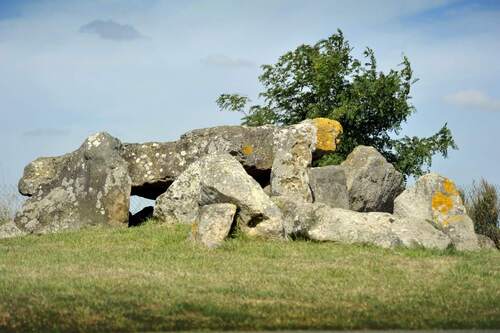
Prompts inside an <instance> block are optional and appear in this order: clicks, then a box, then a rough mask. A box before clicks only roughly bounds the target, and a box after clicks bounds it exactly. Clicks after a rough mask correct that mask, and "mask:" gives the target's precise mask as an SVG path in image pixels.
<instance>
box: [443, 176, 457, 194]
mask: <svg viewBox="0 0 500 333" xmlns="http://www.w3.org/2000/svg"><path fill="white" fill-rule="evenodd" d="M443 189H444V191H445V192H446V193H448V194H450V195H458V190H457V187H456V186H455V184H454V183H453V182H452V181H451V180H449V179H445V180H444V181H443Z"/></svg>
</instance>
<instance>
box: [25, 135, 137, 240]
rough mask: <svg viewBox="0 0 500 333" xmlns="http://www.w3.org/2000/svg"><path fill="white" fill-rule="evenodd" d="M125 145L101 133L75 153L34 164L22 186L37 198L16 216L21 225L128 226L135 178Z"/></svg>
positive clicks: (53, 228)
mask: <svg viewBox="0 0 500 333" xmlns="http://www.w3.org/2000/svg"><path fill="white" fill-rule="evenodd" d="M121 150H122V145H121V143H120V141H119V140H118V139H116V138H113V137H112V136H110V135H109V134H107V133H98V134H96V135H93V136H91V137H89V138H88V139H87V140H85V142H84V143H83V144H82V146H81V147H80V148H79V149H78V150H76V151H75V152H73V153H70V154H67V155H64V156H63V157H60V158H47V159H38V160H36V161H35V162H33V163H32V164H30V165H28V166H27V167H26V169H25V176H23V179H21V181H20V185H19V187H20V189H21V190H22V191H23V193H24V194H30V195H31V197H30V198H29V199H28V200H27V201H26V202H25V203H24V205H23V207H22V208H21V210H20V211H19V212H18V214H17V215H16V218H15V224H16V226H17V227H18V228H19V229H20V230H22V231H23V232H27V233H48V232H57V231H61V230H76V229H79V228H81V227H83V226H86V225H98V224H103V225H126V223H127V222H128V214H129V198H130V189H131V182H130V177H129V175H128V170H127V167H128V165H127V162H126V161H125V160H124V159H123V158H122V157H121ZM37 175H41V177H40V178H36V177H37ZM52 175H55V176H52ZM40 179H41V180H43V181H37V180H40ZM28 192H29V193H28Z"/></svg>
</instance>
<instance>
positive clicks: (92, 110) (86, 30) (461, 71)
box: [0, 0, 500, 184]
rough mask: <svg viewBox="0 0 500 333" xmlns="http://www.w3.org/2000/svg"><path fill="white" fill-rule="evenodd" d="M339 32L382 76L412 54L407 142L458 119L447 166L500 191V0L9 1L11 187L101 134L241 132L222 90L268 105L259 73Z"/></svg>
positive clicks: (2, 21) (4, 143)
mask: <svg viewBox="0 0 500 333" xmlns="http://www.w3.org/2000/svg"><path fill="white" fill-rule="evenodd" d="M337 28H340V29H342V30H343V31H344V34H345V35H346V37H347V38H348V39H349V41H350V42H351V44H352V45H353V46H354V47H355V51H354V52H355V53H356V54H361V52H362V50H363V49H364V47H366V46H370V47H371V48H373V49H374V50H375V52H376V55H377V59H378V62H379V65H380V66H381V69H383V70H388V69H390V68H393V67H395V66H397V64H398V63H400V61H401V56H402V54H405V55H407V56H408V57H409V58H410V61H411V63H412V66H413V68H414V72H415V75H416V77H418V78H420V81H419V82H418V83H417V84H415V85H414V87H413V92H412V95H413V100H412V103H413V104H414V105H415V107H416V108H417V113H416V114H415V115H414V116H413V117H412V118H411V119H410V120H409V121H408V123H407V124H406V125H405V127H404V131H403V134H407V135H418V136H425V135H431V134H433V133H434V132H435V131H437V130H438V129H439V128H440V127H441V126H442V124H443V123H445V122H447V123H448V125H449V127H450V128H451V130H452V131H453V133H454V135H455V137H456V141H457V143H458V145H459V147H460V150H458V151H453V152H451V153H450V155H449V158H448V159H446V160H443V159H441V158H436V159H435V162H434V165H433V167H432V169H433V170H434V171H437V172H439V173H442V174H444V175H447V176H449V177H451V178H453V179H455V180H456V181H457V182H458V183H460V184H468V183H470V182H471V181H472V179H478V178H480V177H485V178H486V179H488V180H490V181H492V182H494V183H497V184H500V172H499V171H498V170H499V168H498V165H499V164H500V148H498V146H497V143H498V142H500V82H499V77H500V62H499V61H498V55H499V54H500V38H499V37H498V36H500V1H452V0H450V1H447V0H442V1H439V0H438V1H426V0H421V1H396V0H394V1H333V0H332V1H330V0H326V1H321V0H315V1H309V0H308V1H306V0H303V1H298V0H289V1H283V0H265V1H264V0H254V1H243V0H241V1H233V0H220V1H212V0H206V1H161V0H87V1H70V0H65V1H62V0H59V1H58V0H53V1H44V0H38V1H34V0H15V1H8V0H0V115H1V117H0V142H1V145H0V156H1V158H0V183H2V182H6V183H15V182H17V179H18V178H19V177H20V176H21V173H22V169H23V167H24V165H26V164H27V163H28V162H29V161H31V160H32V159H34V158H36V157H38V156H51V155H59V154H63V153H66V152H69V151H72V150H74V149H76V148H77V147H78V146H79V145H80V143H81V142H82V141H83V140H84V138H85V137H87V136H88V135H90V134H91V133H94V132H97V131H102V130H105V131H108V132H109V133H111V134H112V135H114V136H117V137H119V138H120V139H121V140H122V141H124V142H140V141H153V140H159V141H167V140H175V139H176V138H177V137H178V136H179V135H180V134H182V133H183V132H186V131H188V130H190V129H194V128H200V127H208V126H215V125H222V124H238V123H239V119H238V116H237V115H234V114H226V113H221V112H219V111H218V110H217V107H216V104H215V102H214V101H215V99H216V97H217V96H218V95H219V94H221V93H225V92H237V93H242V94H245V95H248V96H249V97H251V98H255V97H256V95H257V93H258V92H259V91H260V88H261V87H260V85H259V82H258V80H257V76H258V74H259V73H260V70H259V65H261V64H267V63H274V62H275V61H276V60H277V58H278V57H279V56H280V55H281V54H282V53H283V52H285V51H287V50H291V49H293V48H294V47H296V46H297V45H299V44H302V43H314V42H316V41H317V40H319V39H322V38H326V37H328V36H329V35H330V34H332V33H334V32H335V31H336V29H337Z"/></svg>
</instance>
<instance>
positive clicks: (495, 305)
mask: <svg viewBox="0 0 500 333" xmlns="http://www.w3.org/2000/svg"><path fill="white" fill-rule="evenodd" d="M188 232H189V227H186V226H161V225H158V224H155V223H148V224H147V225H145V226H142V227H138V228H130V229H119V230H117V229H104V228H96V229H88V230H85V231H81V232H78V233H66V234H55V235H46V236H28V237H23V238H18V239H10V240H0V331H15V330H22V331H29V330H32V331H51V332H55V331H71V332H75V331H85V332H89V331H110V330H113V331H133V330H142V331H148V330H149V331H152V330H176V329H235V330H239V329H242V330H250V329H310V328H315V329H359V328H498V327H500V252H498V251H482V252H476V253H456V252H453V251H444V252H441V251H429V250H408V249H399V250H384V249H380V248H376V247H369V246H348V245H340V244H333V243H313V242H305V241H297V242H265V241H258V240H249V239H245V238H237V239H232V240H229V241H227V242H226V244H225V245H224V246H223V247H222V248H220V249H217V250H207V249H204V248H200V247H197V246H194V245H192V244H190V243H189V242H187V241H186V236H187V234H188Z"/></svg>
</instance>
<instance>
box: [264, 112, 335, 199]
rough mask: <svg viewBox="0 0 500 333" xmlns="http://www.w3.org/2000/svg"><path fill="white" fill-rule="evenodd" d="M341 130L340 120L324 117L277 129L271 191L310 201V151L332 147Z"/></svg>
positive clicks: (321, 151)
mask: <svg viewBox="0 0 500 333" xmlns="http://www.w3.org/2000/svg"><path fill="white" fill-rule="evenodd" d="M341 133H342V126H341V125H340V123H338V122H337V121H335V120H330V119H326V118H317V119H312V120H306V121H303V122H302V123H300V124H297V125H294V126H290V127H286V128H283V129H282V130H281V131H279V132H277V133H276V136H275V137H276V141H277V146H276V149H275V156H274V161H273V165H272V171H271V193H272V195H285V196H288V197H295V198H297V200H302V201H306V202H312V201H313V197H312V193H311V189H310V187H309V172H308V168H309V167H310V166H311V162H312V159H313V153H315V155H319V154H322V153H326V152H332V151H335V149H336V144H337V142H338V136H339V135H340V134H341Z"/></svg>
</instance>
